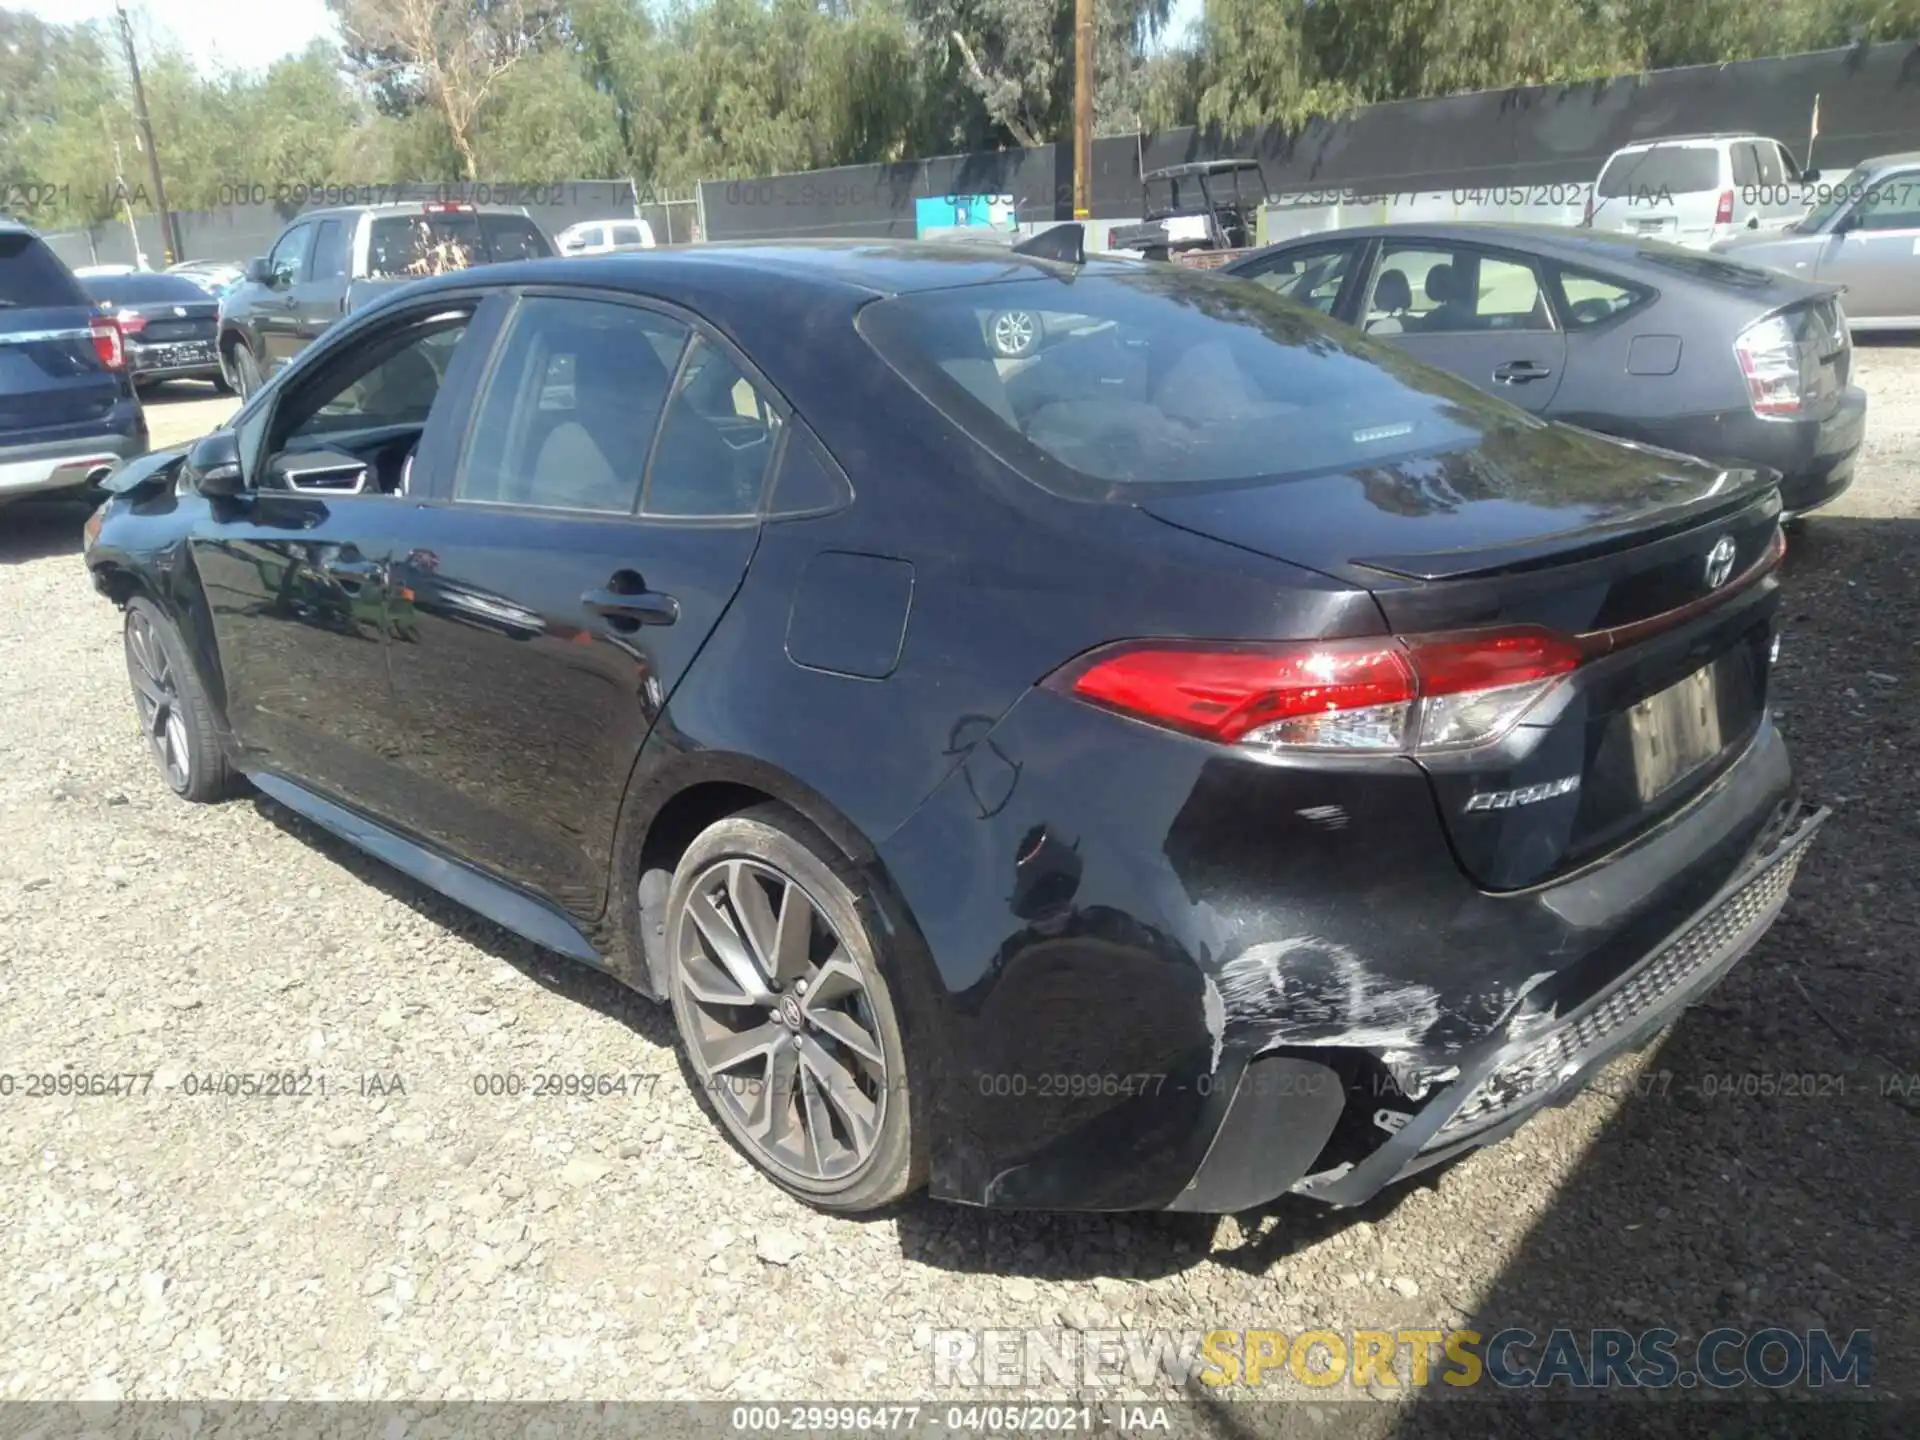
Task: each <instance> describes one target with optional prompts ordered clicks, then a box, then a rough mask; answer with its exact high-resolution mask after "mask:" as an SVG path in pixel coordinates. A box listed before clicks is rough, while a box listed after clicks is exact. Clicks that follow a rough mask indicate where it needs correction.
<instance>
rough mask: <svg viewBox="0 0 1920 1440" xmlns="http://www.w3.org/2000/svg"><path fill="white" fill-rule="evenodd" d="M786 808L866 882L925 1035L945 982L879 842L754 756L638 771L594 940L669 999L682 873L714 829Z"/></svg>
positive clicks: (900, 993) (910, 1029)
mask: <svg viewBox="0 0 1920 1440" xmlns="http://www.w3.org/2000/svg"><path fill="white" fill-rule="evenodd" d="M769 802H772V803H775V804H779V805H782V806H784V807H785V808H787V809H788V810H791V811H792V812H793V813H794V814H795V815H796V816H798V817H799V818H800V819H801V820H803V821H805V822H806V823H807V824H808V825H809V826H811V827H812V828H813V829H814V830H816V831H818V832H819V833H820V835H821V836H822V837H824V838H825V839H826V840H827V841H828V842H829V843H830V844H831V845H832V846H833V847H834V848H835V849H836V850H837V851H838V852H839V854H838V855H837V856H833V857H829V858H831V859H834V860H839V861H844V862H845V863H846V864H847V865H849V866H851V867H853V868H854V869H856V870H858V871H859V872H860V873H861V874H862V875H863V876H864V877H865V879H866V880H867V883H868V890H869V897H870V900H871V903H872V904H873V906H874V907H875V910H876V912H877V913H875V914H873V915H871V916H869V917H868V919H869V923H870V925H871V926H872V928H873V929H874V930H875V931H876V932H878V933H879V934H881V935H882V936H884V937H885V939H886V941H887V949H888V951H889V958H890V959H891V960H892V961H893V962H894V963H895V964H896V965H898V966H899V967H901V968H903V969H905V970H907V971H909V972H911V973H910V974H908V975H897V976H896V975H889V977H888V978H889V982H890V984H891V986H892V988H893V989H894V991H895V995H894V999H895V1003H896V1005H897V1006H898V1007H899V1008H900V1010H901V1015H900V1020H901V1024H902V1026H903V1028H904V1029H905V1032H906V1034H907V1036H908V1037H909V1039H910V1040H911V1039H913V1038H915V1036H916V1032H918V1033H924V1031H925V1027H926V1025H927V1022H928V1020H929V1018H930V1017H928V1016H927V1015H926V1014H925V1013H924V1011H923V1008H922V1007H923V1006H924V1004H925V1003H926V1000H927V998H928V997H930V996H931V995H932V994H933V993H934V991H933V989H931V988H929V987H930V986H932V985H934V984H936V983H937V972H936V971H935V969H934V967H933V965H932V960H931V957H930V955H929V954H928V952H927V949H926V942H925V941H924V940H923V939H922V938H921V934H920V928H919V925H918V924H917V922H916V921H915V920H914V918H913V915H912V912H911V910H910V908H909V907H908V906H907V904H906V901H905V899H904V897H903V896H902V895H901V894H900V892H899V890H898V888H897V887H896V886H895V885H894V883H893V880H892V877H891V876H890V875H889V874H888V873H887V871H886V868H885V866H884V865H883V864H882V863H881V860H880V856H879V852H878V850H877V849H876V847H875V846H874V844H873V842H872V841H871V840H869V839H868V838H867V836H866V835H865V834H864V833H863V832H862V831H861V829H860V827H859V826H858V825H856V824H854V822H853V821H852V820H850V819H849V818H848V817H847V816H846V815H845V814H844V813H843V812H842V811H841V810H840V808H839V807H838V806H836V805H835V804H834V803H833V802H832V801H831V800H829V799H827V797H825V796H824V795H821V794H820V793H819V792H818V791H816V790H814V789H813V788H812V787H811V786H809V785H807V784H806V783H805V782H804V781H801V780H799V779H797V778H796V777H794V776H792V775H789V774H788V773H787V772H785V771H784V770H781V769H780V768H779V767H777V766H774V765H769V764H767V763H766V762H765V761H763V760H757V759H755V758H753V757H752V756H749V755H739V754H731V753H725V752H717V751H699V752H695V753H693V754H689V755H684V756H681V757H679V759H678V760H677V761H676V762H674V763H673V764H671V765H670V766H667V767H664V768H663V771H662V773H659V774H656V775H646V776H643V775H640V774H638V773H636V775H635V776H634V778H633V780H632V782H631V783H630V784H629V786H628V790H627V797H626V801H625V803H624V804H623V805H622V807H621V812H620V825H619V832H618V834H617V835H616V837H615V842H614V854H613V867H612V873H611V875H610V879H609V891H608V896H607V904H606V908H605V910H604V912H603V914H602V917H601V921H600V924H599V925H598V926H597V927H595V929H596V933H595V934H594V936H593V939H594V941H595V943H596V945H597V946H598V948H599V949H600V950H601V952H602V953H603V954H605V955H607V956H609V957H610V958H611V959H612V961H613V963H614V966H615V968H616V970H617V971H618V972H619V973H621V974H622V976H623V978H625V979H626V981H627V983H628V984H630V985H632V986H633V987H634V988H635V989H637V990H639V991H640V992H641V993H643V994H645V995H647V996H649V997H650V998H652V999H656V1000H661V999H665V998H666V995H667V990H666V986H665V981H666V968H665V948H666V947H665V940H666V935H665V926H664V904H665V901H666V898H667V891H668V890H669V888H670V887H671V885H672V882H673V872H674V867H675V866H676V865H678V864H679V861H680V857H681V856H682V855H684V854H685V853H686V851H687V847H688V846H690V845H691V844H692V843H693V841H694V839H695V838H696V837H697V836H698V835H699V834H700V832H701V831H703V830H705V829H706V828H707V827H708V826H710V825H712V824H714V823H715V822H717V821H720V820H723V819H725V818H727V817H728V816H729V815H737V814H739V813H741V812H742V811H745V810H751V809H753V808H755V807H756V806H761V805H765V804H768V803H769Z"/></svg>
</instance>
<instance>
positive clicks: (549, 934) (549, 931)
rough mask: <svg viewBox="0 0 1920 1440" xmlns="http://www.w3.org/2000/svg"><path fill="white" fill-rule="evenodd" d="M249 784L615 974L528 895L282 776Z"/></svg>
mask: <svg viewBox="0 0 1920 1440" xmlns="http://www.w3.org/2000/svg"><path fill="white" fill-rule="evenodd" d="M247 778H248V779H249V780H251V781H252V782H253V784H254V786H255V788H257V789H258V790H259V791H260V793H261V794H263V795H266V796H268V797H270V798H271V799H274V800H277V801H279V802H280V803H281V804H282V805H284V806H286V807H287V808H288V809H289V810H291V811H293V812H294V813H295V814H296V815H301V816H304V817H305V818H306V819H308V820H311V821H312V822H313V823H314V824H316V825H318V826H319V827H320V828H321V829H323V830H329V831H332V832H333V833H334V834H335V835H338V836H339V837H340V838H341V839H342V840H345V841H347V842H348V843H349V844H352V845H356V846H358V847H359V848H360V849H362V850H364V851H366V852H367V853H368V854H369V855H371V856H373V857H374V859H376V860H379V861H382V862H383V863H385V864H388V865H391V866H392V867H393V868H394V869H396V870H399V871H401V872H402V873H404V874H407V875H411V876H412V877H413V878H414V879H416V880H418V881H420V882H421V884H423V885H427V886H430V887H431V888H433V889H435V890H438V891H439V892H440V893H441V894H442V895H445V896H446V897H447V898H448V899H449V900H453V901H455V902H457V903H459V904H461V905H464V906H466V907H467V908H468V909H469V910H473V911H476V912H477V913H479V914H481V915H484V916H486V917H487V919H489V920H491V921H493V922H494V923H495V924H496V925H503V926H505V927H506V928H507V929H509V930H511V931H513V932H514V934H516V935H520V936H523V937H525V938H526V939H528V940H531V941H532V942H533V943H534V944H536V945H540V946H544V947H545V948H546V949H548V950H552V951H554V952H556V953H558V954H561V955H565V956H566V957H567V958H568V959H570V960H580V961H584V962H585V963H586V964H588V965H592V966H593V967H594V968H596V969H599V970H606V971H608V972H609V973H611V967H610V966H609V965H608V964H607V959H606V957H605V956H604V955H602V954H601V953H600V952H599V951H598V950H596V949H595V948H594V947H593V943H592V942H591V941H589V940H588V939H587V937H586V936H585V935H583V934H582V933H581V932H580V927H579V926H577V925H575V924H574V923H573V921H572V920H571V919H569V918H568V917H567V915H566V914H565V913H563V912H562V911H561V910H560V909H558V908H557V907H555V906H553V905H550V904H548V903H547V902H546V901H545V900H540V899H536V898H535V897H534V896H532V895H528V894H526V893H525V892H524V891H520V890H516V889H514V888H513V887H512V886H510V885H506V884H503V883H502V882H500V881H498V880H495V879H494V878H493V877H492V876H490V875H483V874H481V873H480V871H478V870H475V869H474V868H473V867H472V866H470V865H465V864H462V863H461V862H460V861H458V860H450V859H448V858H447V857H446V856H444V855H441V854H439V853H438V852H436V851H433V850H430V849H428V848H426V847H425V846H423V845H421V844H419V843H417V842H415V841H412V840H408V839H406V838H405V837H403V836H401V835H398V834H396V833H395V832H394V831H392V830H389V829H387V828H386V827H385V826H384V825H381V824H379V823H377V822H376V821H373V820H369V819H367V817H366V816H364V815H359V814H356V813H355V812H353V811H351V810H348V809H346V808H344V807H342V806H339V805H336V804H334V803H333V802H332V801H331V800H323V799H321V798H320V797H319V796H318V795H316V794H314V793H313V792H312V791H311V790H308V789H306V788H305V787H304V786H301V785H296V784H295V783H294V782H293V781H291V780H288V779H286V778H284V777H283V776H279V775H273V774H269V773H266V772H263V771H254V772H252V773H250V774H249V775H248V776H247Z"/></svg>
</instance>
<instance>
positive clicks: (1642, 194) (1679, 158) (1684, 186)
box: [1596, 145, 1720, 200]
mask: <svg viewBox="0 0 1920 1440" xmlns="http://www.w3.org/2000/svg"><path fill="white" fill-rule="evenodd" d="M1596 188H1597V189H1598V191H1599V194H1600V198H1601V199H1603V200H1612V199H1616V198H1618V197H1619V196H1622V195H1625V196H1628V197H1631V198H1634V199H1640V198H1651V197H1657V196H1663V195H1696V194H1699V193H1700V192H1701V191H1703V190H1718V189H1719V188H1720V152H1719V151H1718V150H1715V149H1714V148H1712V147H1711V146H1708V145H1662V146H1660V147H1659V148H1658V149H1655V150H1634V151H1629V152H1628V153H1626V154H1624V155H1616V156H1614V157H1613V159H1611V160H1609V161H1608V162H1607V168H1606V169H1605V170H1603V171H1602V172H1601V173H1600V181H1599V185H1598V186H1597V187H1596Z"/></svg>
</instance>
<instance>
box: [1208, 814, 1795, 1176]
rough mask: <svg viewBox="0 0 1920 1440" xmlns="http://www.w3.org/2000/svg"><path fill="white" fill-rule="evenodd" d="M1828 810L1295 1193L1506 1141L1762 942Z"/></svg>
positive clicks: (1528, 1014)
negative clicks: (1386, 1133)
mask: <svg viewBox="0 0 1920 1440" xmlns="http://www.w3.org/2000/svg"><path fill="white" fill-rule="evenodd" d="M1828 814H1829V812H1828V811H1827V810H1826V809H1825V808H1820V809H1812V808H1810V807H1808V806H1805V805H1803V804H1798V803H1795V804H1794V805H1792V806H1791V807H1789V809H1788V810H1787V811H1786V812H1785V813H1783V815H1782V817H1781V820H1780V822H1779V825H1778V827H1777V829H1776V831H1775V833H1774V834H1772V835H1770V836H1769V837H1768V839H1767V841H1766V842H1765V843H1764V845H1763V847H1762V848H1761V849H1760V851H1759V852H1758V853H1757V854H1756V855H1755V856H1754V857H1753V859H1752V861H1751V862H1750V863H1749V864H1748V865H1747V866H1746V867H1744V868H1743V869H1742V870H1741V871H1740V872H1739V873H1737V874H1736V875H1735V876H1734V877H1733V878H1732V879H1731V880H1729V881H1728V882H1727V884H1726V885H1725V886H1724V887H1723V888H1722V889H1721V891H1720V892H1719V893H1718V894H1717V895H1715V896H1714V897H1713V899H1712V900H1710V901H1709V902H1708V903H1707V904H1706V905H1704V906H1702V907H1701V908H1700V910H1699V911H1698V912H1696V913H1695V914H1694V915H1693V916H1692V917H1690V918H1689V919H1688V920H1687V921H1686V923H1684V924H1683V925H1681V926H1680V927H1679V928H1678V929H1677V930H1676V931H1675V932H1674V933H1673V935H1672V936H1670V937H1669V938H1668V939H1667V941H1666V942H1665V943H1663V944H1662V945H1661V946H1660V947H1659V948H1658V949H1656V950H1655V951H1654V952H1653V953H1652V954H1650V955H1648V956H1647V957H1646V959H1645V960H1643V961H1642V962H1641V963H1640V964H1639V965H1637V966H1635V967H1634V968H1633V969H1631V970H1629V971H1628V972H1627V973H1626V974H1624V975H1622V976H1621V977H1620V978H1619V979H1618V980H1617V981H1616V982H1614V983H1613V984H1612V985H1610V986H1608V987H1607V988H1605V989H1603V990H1602V991H1601V992H1600V993H1599V994H1597V995H1594V996H1593V997H1591V998H1590V999H1588V1000H1587V1001H1586V1002H1585V1003H1583V1004H1581V1005H1580V1006H1578V1007H1577V1008H1575V1009H1574V1010H1573V1011H1571V1012H1570V1013H1568V1014H1564V1015H1557V1014H1555V1013H1553V1009H1552V1007H1550V1006H1549V1007H1541V1008H1536V1007H1531V1006H1528V1005H1526V1004H1524V1003H1523V1004H1522V1005H1521V1006H1520V1007H1519V1008H1518V1009H1517V1010H1516V1011H1515V1012H1514V1014H1513V1016H1512V1017H1511V1018H1510V1019H1509V1020H1508V1022H1507V1023H1506V1024H1505V1025H1504V1026H1502V1027H1501V1028H1500V1029H1499V1030H1498V1031H1496V1032H1495V1033H1494V1034H1493V1035H1492V1036H1490V1037H1488V1039H1487V1040H1486V1041H1485V1042H1484V1043H1483V1044H1482V1045H1481V1046H1480V1047H1479V1048H1478V1050H1477V1051H1476V1052H1473V1053H1470V1054H1469V1055H1467V1056H1465V1057H1462V1059H1461V1062H1460V1064H1459V1074H1458V1077H1457V1078H1456V1079H1454V1080H1453V1081H1452V1082H1451V1083H1449V1084H1447V1085H1446V1086H1445V1087H1444V1088H1442V1089H1439V1090H1437V1091H1435V1092H1433V1093H1432V1094H1431V1095H1429V1096H1428V1097H1427V1098H1426V1100H1425V1103H1424V1104H1423V1105H1422V1106H1421V1108H1420V1109H1419V1110H1418V1111H1417V1112H1416V1113H1414V1114H1413V1115H1411V1116H1410V1117H1409V1118H1407V1119H1406V1120H1405V1122H1404V1123H1403V1124H1401V1125H1400V1126H1399V1128H1398V1129H1397V1130H1396V1131H1395V1133H1393V1134H1392V1135H1391V1137H1390V1138H1388V1139H1387V1141H1386V1142H1385V1143H1384V1144H1382V1145H1381V1146H1380V1148H1379V1149H1377V1150H1376V1151H1374V1152H1373V1154H1371V1155H1370V1156H1368V1157H1367V1158H1366V1159H1364V1160H1362V1161H1360V1162H1359V1163H1357V1164H1344V1165H1342V1166H1340V1167H1339V1168H1338V1169H1336V1170H1332V1171H1326V1172H1322V1173H1320V1174H1317V1175H1312V1176H1309V1177H1307V1178H1306V1179H1304V1180H1302V1181H1301V1182H1299V1183H1298V1184H1297V1185H1295V1186H1294V1187H1293V1188H1294V1190H1295V1191H1297V1192H1298V1193H1300V1194H1304V1195H1308V1196H1311V1197H1313V1198H1315V1199H1319V1200H1323V1201H1326V1202H1327V1203H1329V1204H1332V1205H1336V1206H1351V1205H1359V1204H1361V1203H1363V1202H1365V1201H1366V1200H1369V1199H1371V1198H1372V1197H1373V1196H1374V1195H1375V1194H1377V1193H1378V1192H1379V1191H1380V1190H1382V1189H1384V1188H1385V1187H1387V1186H1389V1185H1392V1184H1394V1183H1396V1182H1397V1181H1400V1180H1404V1179H1406V1178H1408V1177H1409V1176H1412V1175H1415V1174H1417V1173H1419V1172H1420V1171H1422V1170H1425V1169H1428V1168H1429V1167H1431V1166H1434V1165H1438V1164H1440V1163H1441V1162H1443V1161H1446V1160H1449V1159H1452V1158H1453V1157H1455V1156H1457V1155H1460V1154H1462V1153H1464V1152H1465V1151H1467V1150H1471V1149H1477V1148H1479V1147H1481V1146H1484V1145H1490V1144H1493V1143H1494V1142H1496V1141H1499V1140H1502V1139H1505V1138H1506V1137H1507V1136H1508V1135H1510V1134H1511V1133H1512V1132H1513V1131H1514V1130H1516V1129H1518V1128H1519V1127H1520V1125H1521V1124H1523V1123H1524V1122H1525V1121H1526V1120H1527V1119H1529V1118H1530V1117H1531V1116H1533V1115H1534V1114H1536V1113H1537V1112H1538V1111H1540V1110H1541V1109H1542V1108H1544V1107H1546V1106H1548V1105H1565V1104H1567V1103H1568V1102H1569V1101H1570V1100H1572V1099H1573V1097H1574V1096H1576V1095H1577V1094H1579V1093H1580V1091H1581V1090H1582V1089H1584V1088H1585V1086H1586V1085H1587V1083H1588V1082H1589V1081H1590V1080H1591V1079H1592V1078H1593V1076H1594V1075H1595V1074H1596V1073H1597V1072H1598V1071H1599V1070H1600V1069H1601V1068H1602V1067H1604V1066H1605V1065H1607V1064H1608V1063H1609V1062H1610V1061H1612V1060H1614V1059H1616V1058H1617V1057H1619V1056H1620V1055H1622V1054H1624V1053H1625V1052H1627V1051H1629V1050H1633V1049H1635V1048H1638V1047H1639V1046H1641V1045H1643V1044H1644V1043H1645V1042H1647V1041H1648V1040H1650V1039H1651V1038H1652V1037H1653V1036H1654V1035H1655V1034H1656V1033H1657V1032H1658V1031H1660V1030H1661V1029H1663V1028H1665V1027H1666V1026H1667V1025H1669V1024H1670V1023H1672V1021H1673V1020H1674V1019H1675V1018H1677V1017H1678V1015H1679V1014H1680V1012H1681V1011H1682V1010H1684V1009H1685V1008H1686V1007H1687V1006H1688V1005H1690V1004H1692V1003H1693V1002H1695V1001H1696V1000H1698V999H1699V998H1700V997H1701V996H1703V995H1704V994H1705V993H1706V992H1707V991H1709V990H1711V989H1712V988H1713V987H1714V986H1715V985H1717V984H1718V983H1719V982H1720V980H1721V978H1722V977H1723V976H1725V975H1726V973H1727V972H1728V971H1729V970H1731V969H1732V968H1733V966H1734V965H1735V964H1736V963H1737V962H1738V961H1739V960H1740V958H1741V957H1742V956H1744V955H1745V954H1746V953H1747V952H1748V951H1749V950H1751V949H1752V948H1753V947H1754V945H1755V944H1757V943H1758V942H1759V940H1760V937H1761V936H1763V935H1765V934H1766V932H1767V930H1768V928H1769V927H1770V926H1771V925H1772V924H1773V921H1774V918H1775V917H1776V916H1777V915H1778V914H1779V913H1780V910H1781V907H1782V906H1783V905H1785V903H1786V899H1787V893H1788V890H1789V889H1790V888H1791V886H1792V884H1793V878H1794V875H1795V873H1796V871H1797V870H1798V869H1799V866H1800V862H1801V860H1802V859H1804V858H1805V856H1806V854H1807V850H1808V848H1809V847H1810V846H1811V845H1812V843H1813V838H1814V836H1815V835H1816V834H1817V833H1818V832H1819V829H1820V827H1821V826H1822V825H1823V824H1824V823H1825V822H1826V819H1827V816H1828ZM1259 1065H1260V1061H1259V1060H1257V1059H1256V1061H1255V1062H1254V1063H1253V1065H1251V1066H1249V1067H1248V1071H1247V1076H1249V1077H1251V1076H1254V1075H1257V1073H1258V1069H1259ZM1201 1178H1202V1177H1200V1176H1196V1184H1197V1183H1198V1182H1199V1181H1200V1179H1201Z"/></svg>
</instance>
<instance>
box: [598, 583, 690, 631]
mask: <svg viewBox="0 0 1920 1440" xmlns="http://www.w3.org/2000/svg"><path fill="white" fill-rule="evenodd" d="M580 603H581V604H582V605H584V606H585V607H586V608H587V609H588V610H589V611H591V612H592V613H593V614H595V615H599V616H603V617H604V618H606V619H608V620H612V621H614V622H616V623H618V622H620V621H623V620H624V621H629V622H631V623H633V624H636V625H671V624H673V622H674V621H676V620H678V619H679V618H680V602H679V601H678V600H676V599H674V598H673V596H671V595H662V594H660V593H659V592H658V591H657V590H638V591H635V592H633V593H631V594H623V593H621V592H620V591H617V590H589V591H588V592H587V593H586V594H584V595H582V596H581V597H580Z"/></svg>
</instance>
